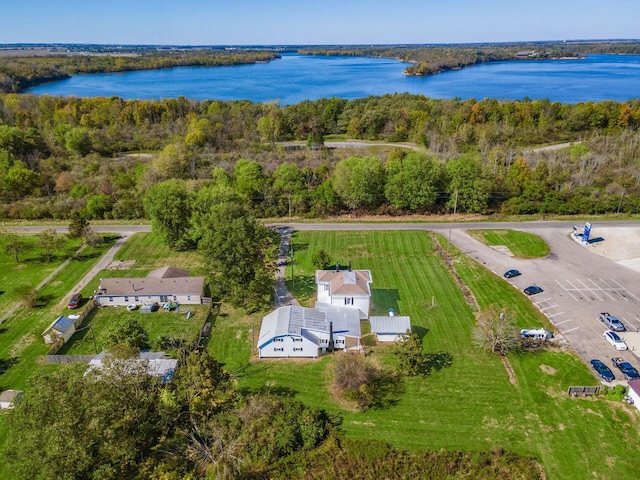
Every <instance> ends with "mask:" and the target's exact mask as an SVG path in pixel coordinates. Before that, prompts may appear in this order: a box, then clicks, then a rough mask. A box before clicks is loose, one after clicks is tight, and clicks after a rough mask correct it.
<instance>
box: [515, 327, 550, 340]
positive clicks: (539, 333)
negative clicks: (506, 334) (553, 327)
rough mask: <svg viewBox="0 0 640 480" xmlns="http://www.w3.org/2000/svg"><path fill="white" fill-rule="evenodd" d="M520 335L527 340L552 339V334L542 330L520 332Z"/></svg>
mask: <svg viewBox="0 0 640 480" xmlns="http://www.w3.org/2000/svg"><path fill="white" fill-rule="evenodd" d="M520 335H522V338H525V339H527V340H551V339H552V338H553V333H551V332H549V331H547V330H545V329H544V328H537V329H525V330H520Z"/></svg>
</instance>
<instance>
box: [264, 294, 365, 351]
mask: <svg viewBox="0 0 640 480" xmlns="http://www.w3.org/2000/svg"><path fill="white" fill-rule="evenodd" d="M360 337H361V332H360V316H359V313H358V310H356V309H355V308H344V307H332V306H320V307H318V306H316V308H305V307H298V306H292V305H290V306H286V307H280V308H278V309H277V310H274V311H273V312H271V313H270V314H268V315H267V316H265V317H264V318H263V319H262V326H261V327H260V336H259V338H258V350H259V352H260V358H282V357H284V358H291V357H293V358H295V357H307V358H316V357H319V356H320V355H322V354H323V353H326V352H331V351H333V350H347V349H349V348H351V347H358V346H359V345H360Z"/></svg>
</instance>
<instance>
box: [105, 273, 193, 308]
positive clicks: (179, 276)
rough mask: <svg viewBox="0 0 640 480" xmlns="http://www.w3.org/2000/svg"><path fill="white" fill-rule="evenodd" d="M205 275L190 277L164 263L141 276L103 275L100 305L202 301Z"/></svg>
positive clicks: (190, 303) (190, 302) (191, 303)
mask: <svg viewBox="0 0 640 480" xmlns="http://www.w3.org/2000/svg"><path fill="white" fill-rule="evenodd" d="M204 281H205V277H190V276H189V272H188V271H186V270H182V269H180V268H176V267H163V268H160V269H158V270H154V271H152V272H149V274H148V275H147V276H146V277H141V278H104V279H102V280H100V286H99V287H98V290H97V292H96V295H95V302H96V304H97V305H98V306H101V307H105V306H123V305H131V304H135V305H143V304H149V303H166V302H178V303H180V304H187V305H194V304H200V303H202V297H203V295H204Z"/></svg>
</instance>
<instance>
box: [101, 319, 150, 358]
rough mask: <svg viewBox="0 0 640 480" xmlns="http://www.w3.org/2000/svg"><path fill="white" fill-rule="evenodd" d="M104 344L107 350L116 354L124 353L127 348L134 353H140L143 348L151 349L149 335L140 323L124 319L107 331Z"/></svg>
mask: <svg viewBox="0 0 640 480" xmlns="http://www.w3.org/2000/svg"><path fill="white" fill-rule="evenodd" d="M104 343H105V347H106V348H107V350H109V351H115V352H116V353H122V352H123V351H124V350H126V347H129V348H131V349H133V351H140V350H142V349H143V348H149V334H148V333H147V331H146V330H145V329H144V327H143V326H142V325H141V324H140V322H138V321H137V320H135V319H132V318H126V317H124V318H121V319H120V320H118V321H117V322H115V323H113V324H112V325H111V327H110V328H109V330H107V332H106V334H105V336H104ZM122 347H125V348H122ZM125 356H129V355H125Z"/></svg>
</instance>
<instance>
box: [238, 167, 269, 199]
mask: <svg viewBox="0 0 640 480" xmlns="http://www.w3.org/2000/svg"><path fill="white" fill-rule="evenodd" d="M234 185H235V189H236V192H237V193H238V195H240V197H242V199H244V200H245V201H247V202H249V203H251V204H256V203H259V201H260V200H261V199H263V198H264V190H265V186H266V178H265V176H264V173H263V171H262V165H260V164H259V163H257V162H253V161H249V160H244V159H243V160H239V161H238V163H236V166H235V171H234Z"/></svg>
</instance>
